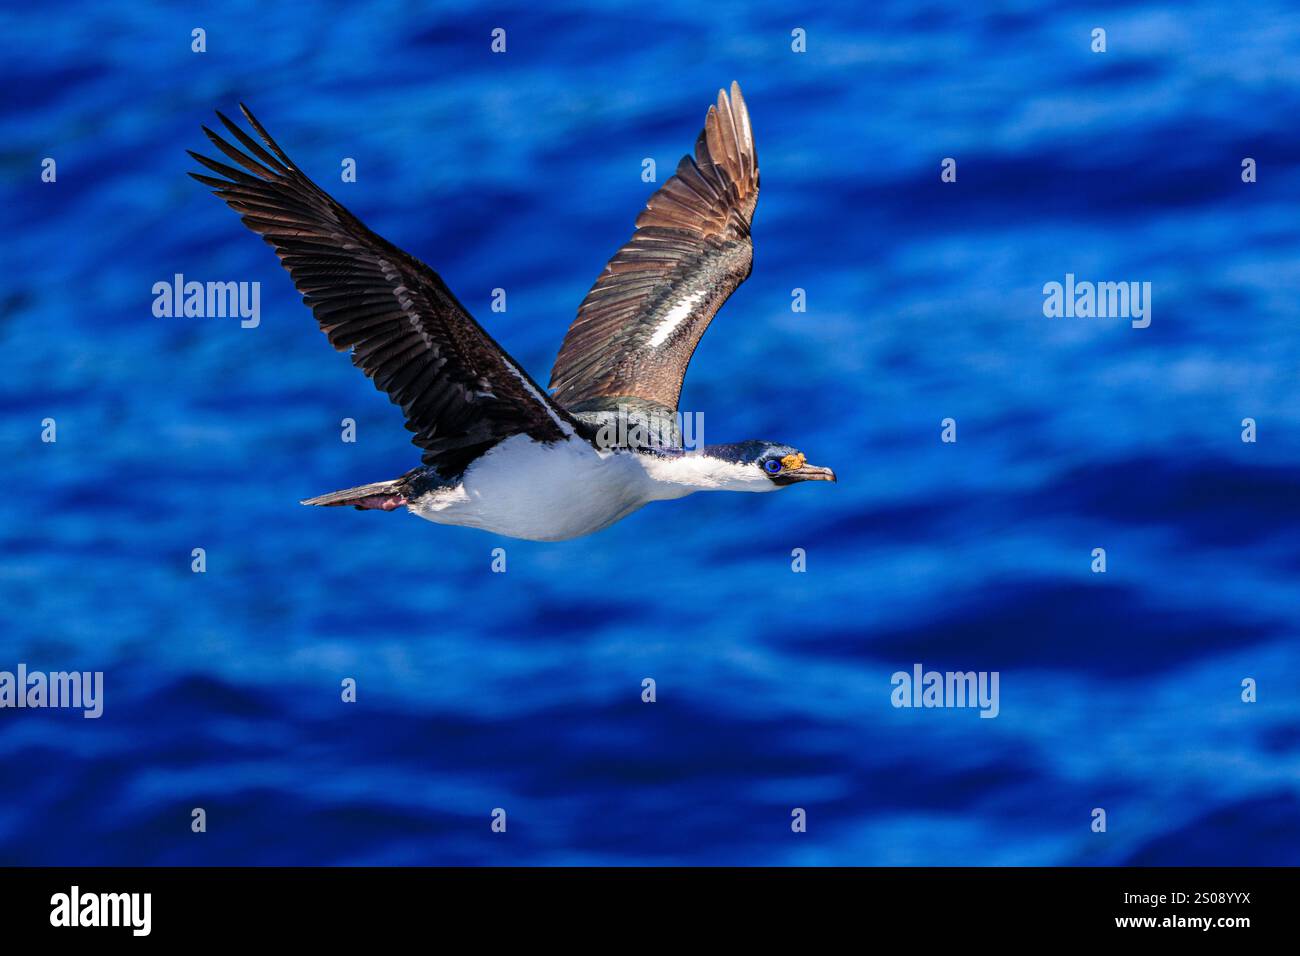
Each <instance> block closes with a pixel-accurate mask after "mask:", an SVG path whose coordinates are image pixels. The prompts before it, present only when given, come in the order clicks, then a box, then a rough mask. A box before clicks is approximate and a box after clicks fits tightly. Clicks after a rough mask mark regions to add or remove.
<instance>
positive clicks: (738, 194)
mask: <svg viewBox="0 0 1300 956" xmlns="http://www.w3.org/2000/svg"><path fill="white" fill-rule="evenodd" d="M757 202H758V158H757V157H756V155H755V153H754V135H753V131H752V130H751V129H750V125H749V112H748V110H746V109H745V101H744V99H743V97H742V96H741V94H740V86H739V85H738V84H736V83H732V84H731V98H730V100H728V98H727V95H726V93H725V92H723V91H721V90H719V91H718V102H717V105H716V106H711V107H709V114H708V116H707V118H706V119H705V121H704V130H703V131H702V132H701V133H700V136H699V139H697V140H696V142H695V156H694V158H692V157H690V156H685V157H683V158H682V161H681V162H680V163H678V164H677V172H676V173H675V174H674V175H673V176H672V178H671V179H669V180H668V181H667V182H666V183H664V185H663V187H662V188H661V189H659V191H658V192H656V193H655V194H654V195H653V196H651V197H650V201H649V202H648V203H647V204H646V208H645V209H644V210H643V211H642V213H641V215H640V216H638V217H637V220H636V232H634V233H633V234H632V238H631V239H630V240H628V242H627V244H626V245H624V246H623V248H621V249H619V251H618V252H617V253H615V255H614V258H612V259H610V260H609V262H608V264H606V266H605V270H604V271H603V272H602V273H601V274H600V278H598V279H597V280H596V284H595V285H594V286H592V288H591V291H590V292H588V293H587V297H586V298H585V299H583V301H582V305H581V306H579V308H578V317H577V318H576V319H574V321H573V324H572V325H571V326H569V331H568V333H567V334H566V335H565V337H564V344H563V346H561V348H560V355H559V357H558V358H557V359H556V360H555V368H554V369H552V370H551V386H550V387H551V388H552V389H553V395H554V397H555V400H556V401H557V402H559V403H560V404H561V405H563V406H565V407H566V408H568V409H570V410H571V411H585V410H590V409H601V408H609V407H611V406H612V405H614V404H616V403H617V401H618V399H620V398H634V399H639V400H640V401H641V402H645V403H649V404H651V405H658V406H662V407H664V408H667V409H671V410H676V408H677V399H678V396H679V395H680V393H681V388H682V379H683V377H684V376H685V375H686V366H687V365H688V364H689V362H690V360H691V355H692V353H693V352H694V351H695V346H696V345H697V344H698V343H699V341H700V337H701V336H702V335H704V330H705V329H707V328H708V326H709V320H711V319H712V318H713V315H714V313H716V312H717V311H718V309H719V308H720V307H721V306H722V303H723V302H725V301H726V300H727V297H728V296H729V295H731V293H732V292H733V291H735V289H736V287H737V286H739V285H740V284H741V283H742V282H744V281H745V279H746V277H748V275H749V272H750V266H751V263H752V261H753V246H752V244H751V243H750V239H749V225H750V221H751V219H752V218H753V215H754V206H755V204H756V203H757Z"/></svg>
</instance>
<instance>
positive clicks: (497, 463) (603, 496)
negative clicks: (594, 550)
mask: <svg viewBox="0 0 1300 956" xmlns="http://www.w3.org/2000/svg"><path fill="white" fill-rule="evenodd" d="M637 459H638V456H637V455H634V454H631V453H628V452H598V451H596V449H594V448H593V447H592V446H591V445H589V444H588V443H587V442H585V441H581V440H570V441H560V442H554V443H552V444H549V445H545V444H540V443H538V442H534V441H533V440H532V439H531V438H529V437H527V436H526V435H516V436H514V437H513V438H508V439H506V440H505V441H503V442H502V443H501V444H499V445H497V446H496V447H495V448H492V449H491V450H489V451H488V452H487V453H486V454H485V455H483V457H481V458H479V459H477V460H476V461H475V462H473V463H472V464H471V465H470V466H469V468H468V469H467V470H466V472H465V476H464V480H463V481H462V483H461V484H460V485H459V486H458V487H455V488H447V489H439V490H437V491H433V492H430V493H429V494H427V495H424V496H423V497H421V498H418V499H416V500H415V501H413V502H411V504H410V505H409V506H408V510H409V511H411V512H412V513H414V514H417V515H419V516H420V517H421V518H426V519H428V520H429V521H436V522H437V523H439V524H454V525H464V526H467V527H471V528H481V529H483V530H484V531H491V532H494V533H496V534H502V535H507V536H509V537H512V538H526V539H528V540H532V541H563V540H565V539H567V538H576V537H579V536H580V535H584V534H591V533H592V532H595V531H599V530H601V529H602V528H606V527H608V526H609V525H611V524H613V523H614V522H615V521H618V520H619V519H620V518H623V517H625V516H627V515H628V514H630V513H632V512H633V511H635V510H636V509H637V508H640V507H641V506H642V505H644V504H645V503H646V502H648V501H652V500H654V499H655V498H656V497H661V495H659V494H656V492H655V488H654V483H653V482H651V481H650V480H649V479H648V478H647V476H646V473H645V469H644V468H643V467H642V466H641V464H640V463H639V461H638V460H637ZM681 493H682V494H686V493H687V491H686V490H683V491H682V492H681Z"/></svg>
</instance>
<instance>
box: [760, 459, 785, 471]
mask: <svg viewBox="0 0 1300 956" xmlns="http://www.w3.org/2000/svg"><path fill="white" fill-rule="evenodd" d="M763 470H764V471H766V472H767V473H768V474H769V475H775V474H777V473H778V472H779V471H780V470H781V463H780V462H779V461H777V460H776V459H775V458H769V459H768V460H767V461H765V462H763Z"/></svg>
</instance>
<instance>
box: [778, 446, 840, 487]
mask: <svg viewBox="0 0 1300 956" xmlns="http://www.w3.org/2000/svg"><path fill="white" fill-rule="evenodd" d="M834 480H835V472H833V471H831V470H830V469H829V468H819V467H818V466H817V465H810V464H808V459H806V458H804V456H803V452H801V451H797V452H794V453H793V454H790V455H786V456H785V457H784V458H782V459H781V473H780V475H779V476H778V477H777V479H776V481H777V484H781V485H792V484H794V483H795V482H796V481H834Z"/></svg>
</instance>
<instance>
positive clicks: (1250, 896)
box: [0, 868, 1300, 944]
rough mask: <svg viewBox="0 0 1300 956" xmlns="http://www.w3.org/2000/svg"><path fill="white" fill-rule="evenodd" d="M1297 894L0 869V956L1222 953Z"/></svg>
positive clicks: (1107, 877) (939, 883) (1139, 880)
mask: <svg viewBox="0 0 1300 956" xmlns="http://www.w3.org/2000/svg"><path fill="white" fill-rule="evenodd" d="M1298 885H1300V879H1297V871H1296V870H1295V869H1287V868H1277V869H1237V868H1204V869H1198V868H1143V869H1133V868H1095V869H1094V868H1078V869H1063V868H1023V869H1020V868H997V869H993V868H989V869H984V868H951V869H949V868H942V869H884V868H864V869H765V868H756V869H730V868H719V869H710V868H698V869H695V868H692V869H682V868H658V869H632V868H613V869H569V868H556V869H549V868H492V869H487V868H484V869H477V868H476V869H462V868H431V869H420V868H398V869H388V868H205V869H198V868H79V869H72V868H69V869H64V868H14V869H5V870H0V926H3V932H4V935H5V938H6V941H12V940H15V939H18V938H27V937H30V936H42V937H45V938H47V939H49V940H57V938H58V937H61V936H62V937H65V939H71V938H72V937H73V935H74V934H75V938H76V940H77V941H79V942H82V943H92V944H93V943H95V942H99V941H107V940H109V939H110V938H112V937H119V938H121V939H122V940H127V939H130V938H132V937H137V938H145V937H147V938H153V939H161V940H164V941H168V942H190V941H194V942H201V943H205V944H210V943H216V942H245V941H265V940H274V939H277V938H283V939H291V940H293V941H295V942H306V941H311V940H313V939H315V940H320V941H322V942H328V943H333V944H337V943H339V942H341V941H343V940H349V939H356V940H366V939H370V940H374V939H379V938H387V937H390V936H393V935H394V934H402V933H421V934H425V935H426V936H427V934H428V933H429V931H430V929H431V928H433V927H442V928H449V927H477V931H480V932H488V933H491V934H492V935H493V936H496V935H498V934H501V933H508V932H511V931H524V930H526V931H528V932H534V933H535V932H541V931H544V930H547V929H548V928H549V929H550V930H554V931H557V932H563V933H564V934H565V938H566V939H570V940H577V939H582V938H583V937H584V936H585V935H587V934H591V935H592V936H593V937H596V938H599V939H603V940H605V941H606V942H610V937H608V935H607V933H608V924H609V923H610V922H611V921H613V922H614V924H615V925H622V926H625V927H626V928H627V930H628V932H629V933H631V934H632V936H633V937H635V936H636V934H637V933H641V932H649V933H651V934H652V935H654V934H658V933H662V932H664V931H665V930H668V929H669V928H673V927H679V928H681V929H682V930H683V931H687V930H688V928H691V927H697V928H699V929H703V930H705V931H706V932H707V931H710V930H711V931H713V932H718V933H724V932H725V934H726V935H727V936H728V937H729V938H730V939H731V940H732V942H734V943H738V942H739V941H740V940H741V939H743V938H745V937H747V936H754V937H757V938H760V939H761V938H763V937H764V936H765V934H767V933H768V932H770V931H772V930H774V929H776V928H781V927H783V928H786V929H788V930H789V931H791V932H794V933H800V932H801V928H802V930H808V929H809V928H811V927H815V928H816V934H817V935H818V936H819V937H820V936H822V935H823V934H825V933H828V932H834V931H836V930H843V931H848V932H851V933H854V934H857V935H861V934H863V933H875V932H876V931H889V930H892V931H895V932H898V931H901V932H905V933H908V934H913V935H914V934H916V933H918V932H919V933H921V934H922V935H923V936H924V938H926V939H927V940H932V939H935V938H946V937H948V936H953V937H955V938H967V939H971V940H974V939H982V940H986V941H987V940H990V939H1016V938H1036V939H1041V938H1044V934H1045V933H1046V934H1047V936H1049V937H1052V936H1056V935H1059V936H1061V937H1064V938H1071V937H1076V936H1078V937H1089V938H1091V937H1094V936H1098V935H1105V936H1109V937H1113V938H1122V937H1124V936H1132V937H1134V938H1136V939H1145V940H1148V941H1150V940H1152V939H1162V938H1166V939H1183V938H1187V937H1189V936H1192V935H1200V936H1201V937H1203V938H1207V939H1214V940H1215V941H1216V942H1222V943H1227V944H1231V943H1233V942H1235V941H1238V940H1245V939H1250V938H1252V934H1259V933H1264V934H1268V935H1273V934H1276V933H1279V932H1283V931H1285V929H1286V928H1287V926H1288V924H1289V923H1290V920H1291V919H1292V916H1293V914H1294V912H1295V909H1296V907H1295V904H1294V900H1295V899H1296V898H1297V893H1296V890H1297V887H1298ZM73 887H76V889H75V890H74V889H73ZM144 894H148V897H147V900H146V897H145V896H144ZM146 902H147V907H146ZM517 918H526V921H520V919H517ZM87 923H91V924H106V923H107V924H116V925H89V926H87V925H85V924H87ZM601 923H603V924H605V925H606V928H605V929H602V930H601V931H600V932H599V935H598V934H597V929H596V927H597V925H598V924H601ZM145 930H147V933H146V932H145ZM971 934H975V935H971ZM1243 934H1244V935H1243Z"/></svg>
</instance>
